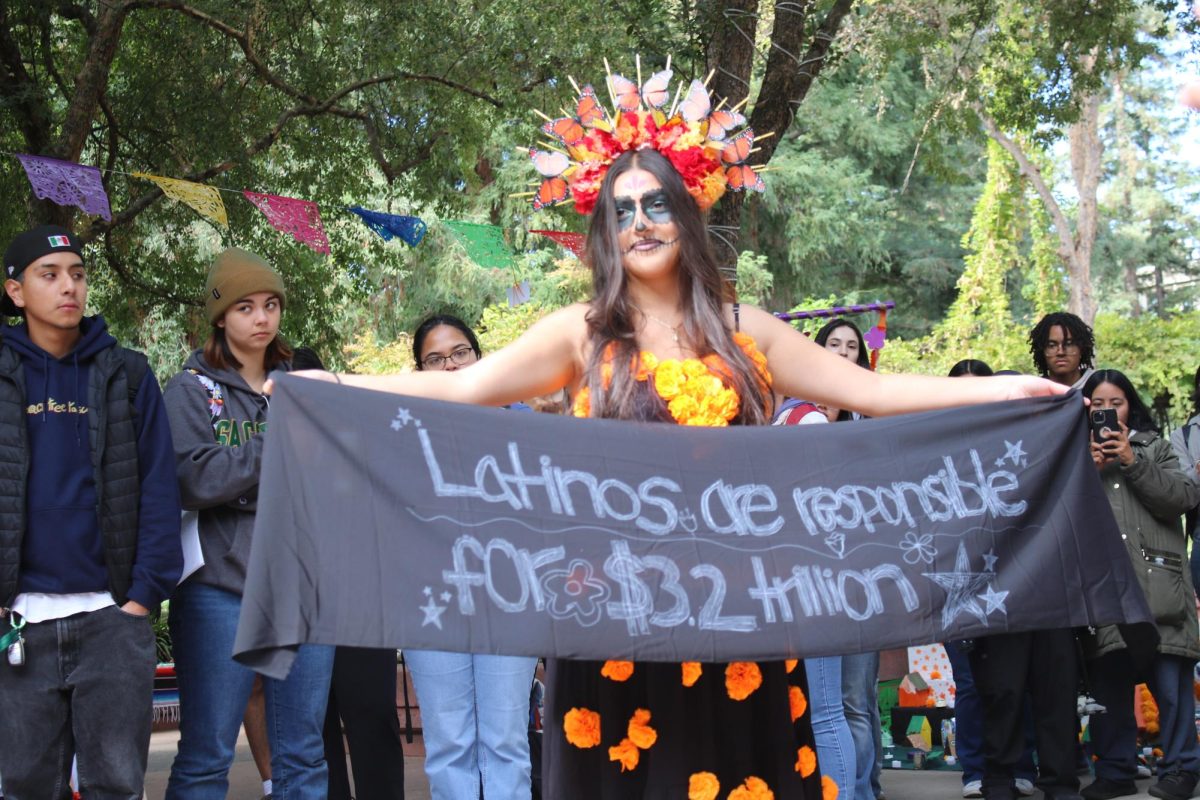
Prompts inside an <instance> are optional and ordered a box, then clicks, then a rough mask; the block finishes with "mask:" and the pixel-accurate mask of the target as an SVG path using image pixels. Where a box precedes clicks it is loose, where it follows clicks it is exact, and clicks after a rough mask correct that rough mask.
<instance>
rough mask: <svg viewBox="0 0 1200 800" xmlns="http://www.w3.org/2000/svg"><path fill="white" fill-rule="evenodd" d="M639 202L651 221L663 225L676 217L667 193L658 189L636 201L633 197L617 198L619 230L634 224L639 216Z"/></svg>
mask: <svg viewBox="0 0 1200 800" xmlns="http://www.w3.org/2000/svg"><path fill="white" fill-rule="evenodd" d="M639 202H640V204H641V206H642V213H643V214H644V215H645V216H646V219H647V220H649V221H650V222H653V223H655V224H658V225H663V224H666V223H668V222H670V221H671V220H673V219H674V216H673V215H672V213H671V204H670V203H669V202H668V201H667V193H666V192H664V191H663V190H661V189H658V190H656V191H652V192H647V193H646V194H644V195H642V196H641V198H640V200H639V201H635V200H634V199H633V198H632V197H618V198H615V201H614V204H615V206H616V210H617V229H618V230H622V231H623V230H626V229H628V228H629V226H630V225H632V224H633V221H634V220H635V219H636V218H637V206H638V204H639Z"/></svg>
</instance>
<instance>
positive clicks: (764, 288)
mask: <svg viewBox="0 0 1200 800" xmlns="http://www.w3.org/2000/svg"><path fill="white" fill-rule="evenodd" d="M774 282H775V276H774V275H772V274H771V271H770V270H769V269H768V268H767V257H766V256H764V255H761V254H759V253H755V252H753V251H751V250H743V251H742V252H740V253H738V260H737V293H738V300H739V301H740V302H742V303H748V304H750V305H754V306H761V305H763V304H764V303H766V302H767V297H769V296H770V294H771V285H772V284H773V283H774Z"/></svg>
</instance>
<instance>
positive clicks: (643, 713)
mask: <svg viewBox="0 0 1200 800" xmlns="http://www.w3.org/2000/svg"><path fill="white" fill-rule="evenodd" d="M649 723H650V712H649V711H647V710H646V709H644V708H639V709H638V710H637V711H635V712H633V716H632V717H631V718H630V719H629V727H628V728H626V730H625V732H626V733H627V734H628V735H629V741H631V742H633V743H634V744H635V745H637V746H638V748H639V749H641V750H648V749H650V748H651V747H652V746H654V743H655V742H657V741H658V731H656V730H654V728H651V727H650V724H649Z"/></svg>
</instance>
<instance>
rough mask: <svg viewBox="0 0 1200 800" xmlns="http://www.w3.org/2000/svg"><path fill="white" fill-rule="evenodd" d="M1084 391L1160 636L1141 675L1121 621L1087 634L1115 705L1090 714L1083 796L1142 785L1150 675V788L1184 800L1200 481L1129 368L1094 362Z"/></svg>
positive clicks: (1100, 684) (1198, 749) (1099, 457)
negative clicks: (1090, 774) (1144, 702)
mask: <svg viewBox="0 0 1200 800" xmlns="http://www.w3.org/2000/svg"><path fill="white" fill-rule="evenodd" d="M1083 393H1084V396H1086V397H1087V398H1089V399H1090V400H1091V409H1090V411H1089V421H1090V423H1091V428H1092V441H1091V442H1090V447H1091V451H1092V460H1093V462H1094V463H1095V464H1096V469H1098V470H1099V471H1100V476H1101V481H1102V483H1103V484H1104V492H1105V494H1106V495H1107V496H1108V500H1109V502H1110V503H1111V504H1112V509H1113V514H1114V515H1115V516H1116V519H1117V524H1118V526H1119V527H1120V529H1121V538H1122V539H1124V540H1125V546H1126V549H1127V550H1128V551H1129V557H1130V559H1132V560H1133V563H1134V566H1135V570H1134V571H1135V572H1136V573H1137V575H1138V578H1139V580H1140V582H1141V584H1142V591H1144V592H1145V594H1146V600H1147V601H1148V602H1149V604H1150V610H1151V611H1152V612H1153V614H1154V621H1155V624H1156V625H1157V627H1158V634H1159V637H1160V639H1159V644H1158V648H1157V652H1156V654H1155V656H1154V658H1153V661H1152V662H1151V664H1150V665H1149V669H1148V670H1147V673H1148V674H1146V675H1144V676H1139V675H1137V674H1135V673H1136V670H1135V663H1134V659H1133V658H1131V656H1130V650H1131V647H1130V644H1129V643H1127V642H1126V641H1125V639H1124V638H1123V637H1122V634H1121V631H1120V630H1118V628H1117V626H1115V625H1109V626H1105V627H1101V628H1098V629H1096V631H1095V633H1094V634H1091V635H1089V636H1087V637H1085V639H1084V642H1083V645H1084V654H1085V656H1086V657H1087V658H1088V662H1089V673H1090V676H1091V679H1092V690H1093V694H1094V695H1095V698H1096V701H1097V702H1099V703H1100V704H1101V705H1103V706H1105V707H1106V708H1107V709H1108V713H1106V714H1100V715H1093V716H1092V718H1091V726H1090V728H1091V738H1092V746H1093V749H1094V751H1095V755H1096V758H1097V760H1096V780H1095V781H1094V782H1093V783H1092V784H1091V785H1090V786H1088V787H1087V788H1085V789H1084V790H1083V792H1082V794H1083V796H1084V797H1085V798H1089V800H1103V798H1111V797H1124V796H1127V795H1134V794H1137V793H1138V788H1137V786H1136V785H1135V784H1134V777H1135V776H1136V775H1137V762H1136V754H1135V747H1136V737H1137V723H1136V722H1135V720H1134V715H1133V688H1134V686H1135V685H1136V684H1137V683H1139V678H1144V680H1145V682H1146V683H1147V684H1148V685H1149V687H1150V691H1151V693H1152V694H1153V695H1154V699H1155V700H1156V701H1157V703H1158V710H1159V723H1160V727H1161V734H1160V735H1161V745H1162V750H1163V756H1162V758H1161V759H1159V762H1158V782H1157V783H1155V784H1154V785H1153V786H1151V787H1150V790H1149V791H1150V794H1151V795H1153V796H1154V797H1162V798H1167V800H1186V798H1189V797H1191V796H1192V792H1193V790H1194V789H1195V788H1196V783H1197V780H1198V779H1200V743H1197V740H1196V728H1195V721H1194V719H1195V718H1194V714H1195V706H1196V703H1195V698H1194V696H1193V694H1192V680H1193V679H1192V671H1193V668H1194V667H1195V664H1196V660H1197V659H1198V658H1200V636H1198V635H1197V619H1196V605H1195V591H1194V589H1193V586H1192V576H1191V573H1190V571H1189V570H1187V569H1186V568H1185V565H1186V563H1187V539H1186V537H1185V535H1184V532H1183V526H1182V524H1181V519H1180V518H1181V517H1182V516H1183V513H1184V512H1185V511H1187V510H1188V509H1189V508H1192V507H1193V506H1195V505H1196V502H1197V501H1198V500H1200V487H1197V485H1196V484H1195V483H1194V482H1193V481H1191V480H1190V479H1189V478H1188V477H1187V476H1186V475H1185V474H1184V473H1183V471H1182V469H1181V468H1180V465H1179V460H1178V459H1177V458H1176V456H1175V453H1174V452H1173V451H1172V448H1171V445H1170V443H1169V442H1168V441H1167V440H1166V439H1164V438H1162V436H1160V435H1159V430H1158V427H1157V426H1156V425H1155V424H1154V421H1153V419H1152V418H1151V416H1150V411H1149V410H1148V409H1147V408H1146V405H1145V403H1143V402H1142V399H1141V397H1140V396H1139V395H1138V393H1137V390H1135V389H1134V388H1133V385H1132V384H1131V383H1130V381H1129V378H1127V377H1126V376H1125V375H1124V374H1123V373H1121V372H1120V371H1118V370H1115V369H1103V370H1097V371H1096V372H1095V373H1094V374H1093V375H1092V376H1091V377H1090V378H1088V380H1087V383H1086V384H1084V387H1083Z"/></svg>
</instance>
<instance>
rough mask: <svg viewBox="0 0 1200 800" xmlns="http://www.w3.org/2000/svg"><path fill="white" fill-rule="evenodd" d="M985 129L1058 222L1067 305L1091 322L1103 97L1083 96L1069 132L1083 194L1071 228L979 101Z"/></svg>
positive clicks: (1029, 163)
mask: <svg viewBox="0 0 1200 800" xmlns="http://www.w3.org/2000/svg"><path fill="white" fill-rule="evenodd" d="M975 112H976V113H977V114H978V115H979V119H980V122H982V123H983V128H984V130H985V131H987V134H988V136H990V137H992V138H993V139H994V140H996V142H997V143H998V144H999V145H1000V146H1001V147H1003V148H1004V149H1005V150H1006V151H1007V152H1008V154H1009V155H1011V156H1012V157H1013V158H1014V159H1015V160H1016V162H1017V166H1018V167H1019V168H1020V170H1021V174H1022V175H1023V176H1025V178H1026V179H1027V180H1028V181H1029V182H1030V184H1031V185H1032V186H1033V188H1034V190H1035V191H1036V192H1037V193H1038V197H1040V198H1041V200H1042V205H1043V206H1044V207H1045V209H1046V213H1048V214H1049V215H1050V219H1051V221H1052V222H1053V223H1054V232H1055V234H1056V235H1057V236H1058V256H1059V258H1061V259H1062V260H1063V263H1064V264H1065V265H1066V267H1067V276H1068V277H1069V279H1070V284H1071V286H1070V295H1069V299H1068V301H1067V310H1068V311H1070V312H1071V313H1072V314H1075V315H1077V316H1079V317H1080V318H1081V319H1082V320H1083V321H1084V322H1086V323H1087V324H1089V325H1091V324H1092V322H1093V321H1094V320H1095V318H1096V304H1095V300H1094V299H1093V296H1092V248H1093V247H1094V246H1095V243H1096V226H1097V219H1098V210H1097V204H1096V190H1097V187H1098V186H1099V184H1100V160H1101V156H1102V155H1103V153H1104V144H1103V142H1101V141H1100V131H1099V117H1100V99H1099V97H1098V96H1096V95H1088V96H1086V97H1084V98H1083V100H1082V103H1081V111H1080V118H1079V121H1078V122H1076V123H1075V124H1073V125H1072V126H1071V127H1070V129H1069V131H1068V141H1069V142H1070V145H1071V173H1072V177H1073V178H1074V180H1075V189H1076V191H1077V192H1078V195H1079V210H1078V217H1077V222H1076V226H1075V227H1074V229H1072V226H1071V223H1070V221H1069V220H1068V219H1067V215H1066V214H1065V213H1063V210H1062V207H1061V206H1059V204H1058V201H1057V200H1056V199H1055V197H1054V192H1053V191H1052V190H1051V188H1050V185H1049V184H1048V183H1047V182H1046V178H1045V176H1044V175H1043V174H1042V170H1041V168H1040V167H1038V165H1037V164H1035V163H1034V162H1033V160H1032V159H1031V158H1030V157H1029V155H1028V154H1027V153H1026V152H1025V150H1024V149H1023V148H1022V147H1021V145H1020V144H1019V143H1018V142H1017V141H1016V140H1014V139H1013V138H1011V137H1010V136H1008V135H1006V134H1005V133H1004V132H1003V131H1002V130H1000V128H999V126H998V125H996V121H995V120H993V119H992V118H991V117H990V116H989V115H988V113H987V111H985V110H984V108H983V107H982V106H980V105H976V106H975Z"/></svg>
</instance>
